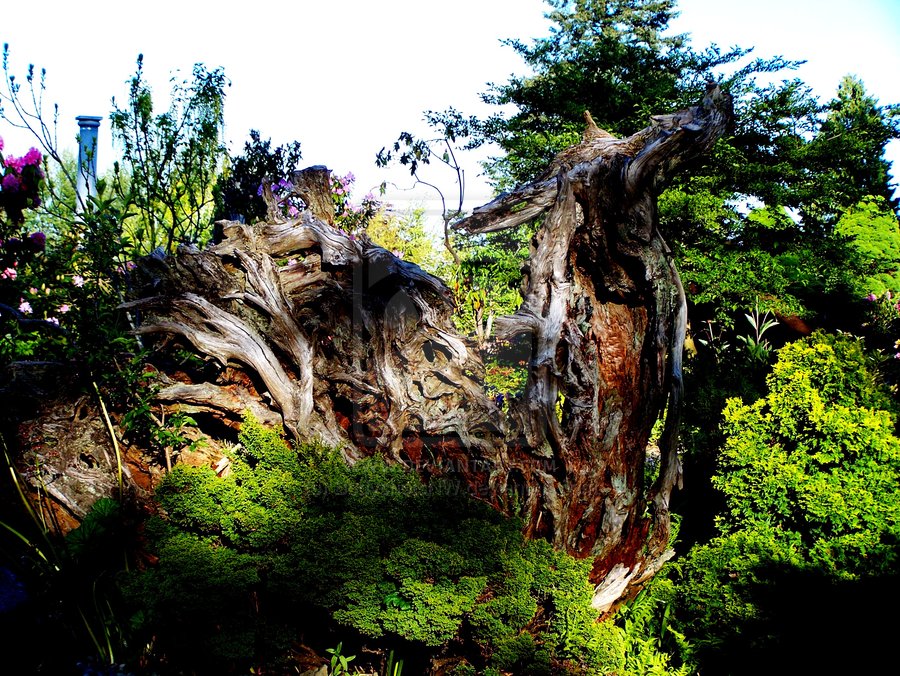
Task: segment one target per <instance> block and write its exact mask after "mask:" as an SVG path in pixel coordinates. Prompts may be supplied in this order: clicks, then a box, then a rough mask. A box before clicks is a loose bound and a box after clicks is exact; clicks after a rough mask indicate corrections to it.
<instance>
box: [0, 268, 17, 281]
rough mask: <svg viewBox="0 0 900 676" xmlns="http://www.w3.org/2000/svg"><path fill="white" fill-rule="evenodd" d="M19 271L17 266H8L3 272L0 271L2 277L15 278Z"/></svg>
mask: <svg viewBox="0 0 900 676" xmlns="http://www.w3.org/2000/svg"><path fill="white" fill-rule="evenodd" d="M17 275H18V273H17V272H16V269H15V268H6V270H4V271H3V272H0V279H9V280H15V278H16V276H17Z"/></svg>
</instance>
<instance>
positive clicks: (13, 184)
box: [2, 173, 22, 192]
mask: <svg viewBox="0 0 900 676" xmlns="http://www.w3.org/2000/svg"><path fill="white" fill-rule="evenodd" d="M2 185H3V189H4V190H8V191H9V192H15V191H16V190H18V189H19V188H20V187H21V185H22V181H20V180H19V177H18V176H17V175H16V174H12V173H10V174H7V175H6V176H4V177H3V183H2Z"/></svg>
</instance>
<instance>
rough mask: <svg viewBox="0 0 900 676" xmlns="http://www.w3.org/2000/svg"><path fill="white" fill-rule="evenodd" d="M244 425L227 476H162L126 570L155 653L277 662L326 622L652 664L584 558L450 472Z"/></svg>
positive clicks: (554, 666) (519, 665)
mask: <svg viewBox="0 0 900 676" xmlns="http://www.w3.org/2000/svg"><path fill="white" fill-rule="evenodd" d="M239 440H240V446H239V447H236V450H235V451H234V453H233V457H232V458H231V461H232V465H231V466H232V473H231V474H230V475H228V476H224V477H222V476H217V475H216V473H215V472H214V471H213V470H212V469H207V468H194V467H185V466H176V467H175V468H174V469H173V470H172V472H171V473H169V474H168V475H167V476H166V478H165V479H164V480H163V482H162V483H161V485H160V487H159V489H158V493H157V494H158V500H159V505H160V508H161V513H160V515H159V516H158V517H156V518H154V519H152V520H151V522H150V523H148V525H147V534H148V536H149V539H150V541H151V543H152V546H153V549H154V551H155V553H156V555H157V556H158V557H159V562H158V564H157V565H155V566H151V567H147V568H146V569H145V570H144V571H141V572H139V573H135V574H130V575H128V576H127V577H126V578H125V579H124V581H123V587H124V588H125V590H126V593H127V596H128V597H129V598H130V600H131V602H132V603H133V606H134V608H135V614H134V624H135V626H136V627H137V629H138V634H142V635H143V636H144V637H145V638H146V640H147V641H151V638H150V637H152V642H153V651H154V653H155V655H156V656H157V659H159V660H162V659H165V660H166V661H168V662H169V663H173V664H178V665H179V666H180V667H182V668H193V667H201V666H202V668H204V669H209V668H210V667H211V666H216V667H217V668H222V669H224V668H226V666H228V667H231V668H233V667H235V666H237V667H238V668H248V667H250V666H251V665H254V664H277V663H278V662H279V661H282V660H286V659H287V658H288V655H289V650H290V646H291V643H292V641H296V640H298V639H299V638H300V637H301V636H313V637H314V636H315V635H317V633H318V634H319V635H321V633H322V627H323V626H325V625H327V626H328V627H329V628H330V629H331V630H332V631H337V632H339V633H341V634H340V635H341V636H344V635H345V634H346V636H347V640H351V637H352V636H354V635H360V637H361V638H362V637H369V639H378V640H381V641H387V642H389V644H390V645H401V646H405V648H402V647H401V648H400V652H401V653H403V652H404V650H405V651H406V652H407V653H410V652H418V653H419V654H425V655H433V654H437V653H438V652H440V653H442V654H459V655H461V656H462V655H465V656H466V658H467V660H468V662H466V664H469V666H471V667H472V668H473V669H476V670H478V672H479V673H482V672H483V673H490V671H491V670H492V669H503V670H507V671H513V672H514V673H517V674H550V673H563V672H566V673H598V674H604V673H611V672H613V671H615V672H616V673H618V674H622V675H624V674H630V673H634V674H637V673H643V672H639V671H634V670H629V669H628V668H627V659H628V654H629V651H630V650H632V649H633V648H636V647H637V644H636V643H634V644H630V643H629V635H628V631H627V630H626V629H623V628H622V627H621V626H617V625H616V624H614V623H613V622H602V623H598V622H597V621H596V620H597V616H596V611H594V610H593V608H592V607H591V605H590V602H591V595H592V586H591V584H590V582H589V581H588V573H589V571H590V562H589V561H577V560H575V559H573V558H571V557H570V556H567V555H566V554H563V553H560V552H556V551H554V550H553V548H552V547H551V546H550V545H549V544H548V543H546V542H543V541H537V542H525V541H524V539H523V537H522V534H521V524H520V523H519V522H518V521H516V520H514V519H509V518H507V517H504V516H503V515H501V514H499V513H498V512H496V511H495V510H493V509H491V508H490V507H488V506H487V505H485V504H483V503H480V502H477V501H475V500H473V499H471V498H470V497H469V496H468V495H466V494H465V492H464V491H463V490H461V489H459V487H458V486H456V485H455V484H453V483H452V482H449V481H443V480H438V481H436V480H433V481H432V482H431V483H430V484H428V485H425V484H423V483H421V482H420V480H419V479H418V477H417V476H416V475H415V474H412V473H410V472H407V471H405V470H403V469H402V468H400V467H396V466H389V465H388V464H386V463H385V462H384V461H383V460H381V459H379V458H372V459H367V460H363V461H360V462H358V463H356V464H355V465H354V466H352V467H351V466H348V465H347V464H346V463H345V462H344V461H343V459H342V458H341V456H340V455H339V454H338V453H337V452H336V451H333V450H330V449H326V448H323V447H320V446H315V445H303V446H299V447H296V448H292V447H291V446H289V445H288V444H287V443H285V442H284V440H283V439H281V437H280V436H279V435H278V434H277V433H276V432H275V431H272V430H268V429H266V428H264V427H262V426H261V425H260V424H259V423H258V422H256V421H255V420H253V419H252V418H247V419H246V420H245V421H244V423H243V426H242V429H241V433H240V439H239ZM329 618H330V620H329ZM625 622H626V624H627V620H625ZM323 640H324V638H323ZM398 642H399V644H398ZM654 648H655V644H654ZM658 660H660V661H661V662H660V663H663V664H665V663H667V657H666V656H665V655H662V654H661V655H660V656H658ZM462 668H463V669H465V668H466V667H462ZM648 673H649V672H648ZM653 673H657V672H653ZM659 673H669V672H659Z"/></svg>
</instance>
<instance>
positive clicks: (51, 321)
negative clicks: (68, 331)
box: [46, 317, 59, 326]
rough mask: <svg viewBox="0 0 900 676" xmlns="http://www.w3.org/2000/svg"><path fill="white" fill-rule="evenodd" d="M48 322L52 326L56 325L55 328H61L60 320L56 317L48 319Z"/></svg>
mask: <svg viewBox="0 0 900 676" xmlns="http://www.w3.org/2000/svg"><path fill="white" fill-rule="evenodd" d="M46 321H47V322H48V323H50V324H54V325H55V326H59V320H58V319H57V318H56V317H47V320H46Z"/></svg>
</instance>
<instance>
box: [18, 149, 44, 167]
mask: <svg viewBox="0 0 900 676" xmlns="http://www.w3.org/2000/svg"><path fill="white" fill-rule="evenodd" d="M42 159H43V158H42V157H41V153H40V151H39V150H38V149H37V148H31V149H29V150H28V152H27V153H25V157H23V158H22V161H23V162H24V163H25V165H26V166H27V165H32V166H37V165H39V164H40V163H41V160H42Z"/></svg>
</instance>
